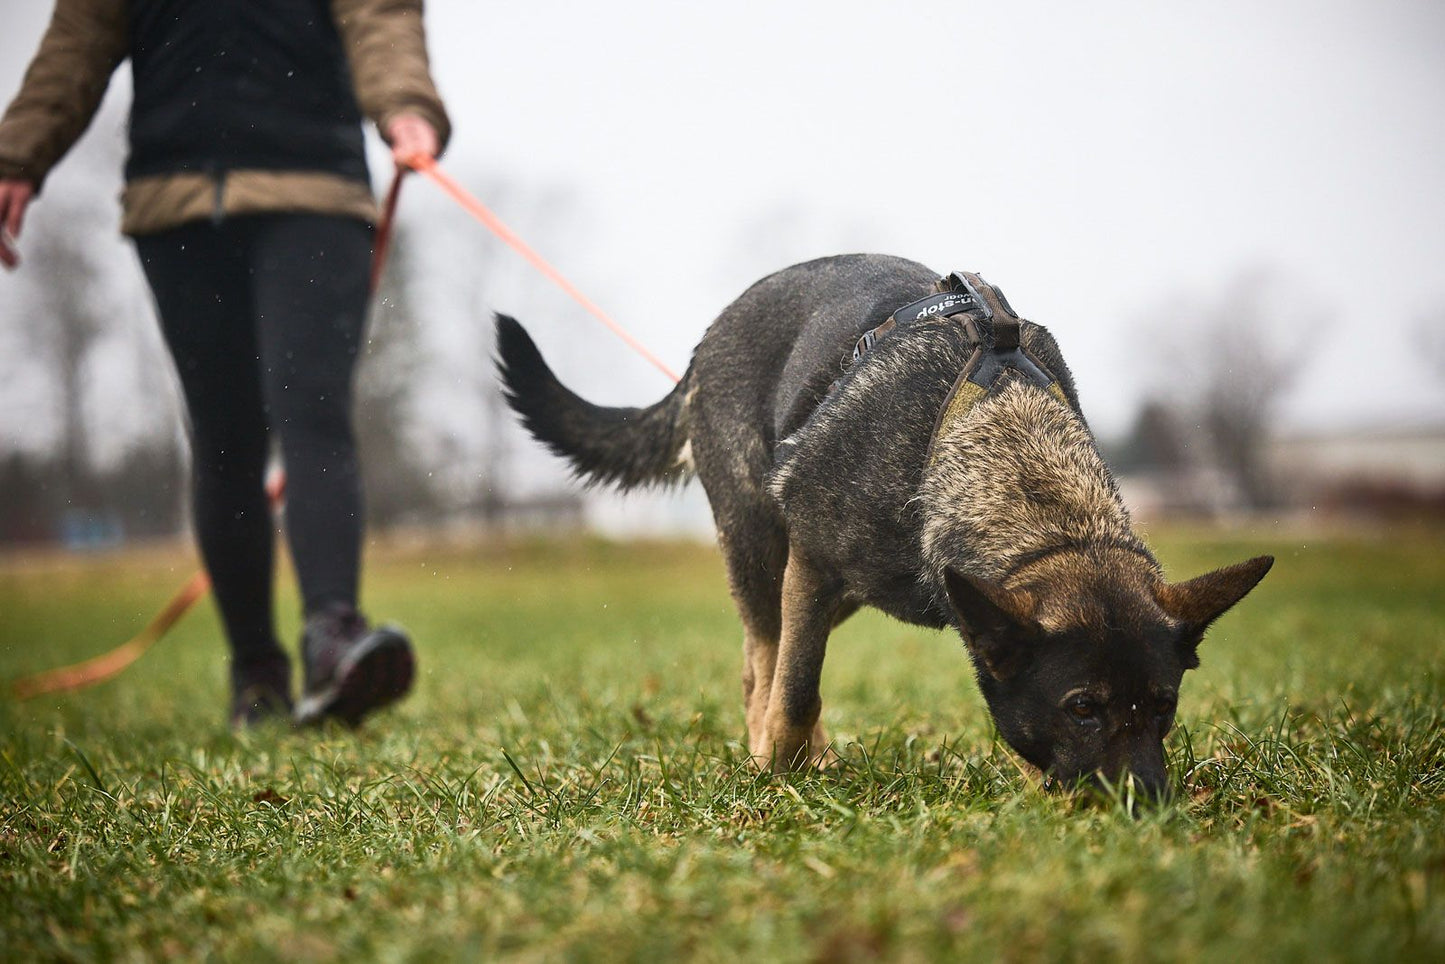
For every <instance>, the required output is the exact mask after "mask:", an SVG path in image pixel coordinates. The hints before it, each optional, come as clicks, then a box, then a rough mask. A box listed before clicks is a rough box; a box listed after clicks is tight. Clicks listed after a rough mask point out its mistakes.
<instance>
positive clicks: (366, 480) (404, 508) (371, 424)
mask: <svg viewBox="0 0 1445 964" xmlns="http://www.w3.org/2000/svg"><path fill="white" fill-rule="evenodd" d="M414 241H415V239H414V236H413V235H412V233H411V232H410V231H409V230H407V229H406V228H404V227H402V226H400V225H399V226H398V227H397V229H396V234H395V239H394V241H393V243H392V249H391V255H390V257H389V259H388V265H387V268H386V272H385V274H383V275H382V279H381V285H380V287H379V288H378V290H377V292H376V296H375V298H374V300H373V304H372V310H371V317H370V320H369V322H368V326H367V339H366V354H365V356H364V357H363V359H362V362H361V366H360V369H359V371H358V372H357V398H356V416H355V420H356V435H357V446H358V448H359V449H360V452H361V469H362V484H363V487H364V489H365V492H366V514H367V518H368V521H369V522H370V523H371V524H373V525H375V526H378V527H381V528H386V527H390V526H394V525H396V524H398V523H400V522H404V521H407V520H420V519H424V518H427V517H430V516H433V515H435V514H436V511H437V506H436V493H435V491H434V490H433V486H432V484H431V475H432V473H431V471H429V469H430V468H431V467H430V466H428V465H427V464H426V462H425V461H424V460H423V459H422V458H421V457H420V456H419V454H418V453H417V451H416V445H415V439H414V420H415V418H416V415H415V411H414V408H415V402H416V393H417V382H418V380H419V379H420V378H421V377H422V372H423V370H424V364H423V362H424V358H423V352H422V345H421V343H420V325H419V324H418V320H417V312H416V308H415V300H414V299H413V298H412V297H411V290H410V288H411V285H412V284H414V283H415V279H414V275H415V264H414V260H413V259H414V247H413V245H414Z"/></svg>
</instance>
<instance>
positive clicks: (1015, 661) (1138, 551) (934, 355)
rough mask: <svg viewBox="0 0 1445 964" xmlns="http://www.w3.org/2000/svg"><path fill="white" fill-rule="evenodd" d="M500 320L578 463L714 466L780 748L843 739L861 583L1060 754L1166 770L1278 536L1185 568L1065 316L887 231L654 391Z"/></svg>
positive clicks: (1120, 767)
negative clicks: (1104, 449)
mask: <svg viewBox="0 0 1445 964" xmlns="http://www.w3.org/2000/svg"><path fill="white" fill-rule="evenodd" d="M930 292H933V293H934V294H933V295H930ZM920 299H921V300H920ZM900 306H908V307H907V308H906V309H902V310H900ZM915 309H917V310H915ZM1010 331H1011V332H1012V334H1011V335H1010V334H1009V333H1010ZM1010 338H1011V339H1012V341H1009V340H1008V339H1010ZM497 343H498V350H499V354H500V358H499V361H498V367H499V369H500V371H501V375H502V378H503V380H504V382H505V386H506V392H507V398H508V401H509V403H510V404H511V406H512V408H513V409H515V410H516V412H517V413H518V414H519V415H520V416H521V419H522V421H523V423H524V424H525V425H526V427H527V429H528V430H529V431H530V432H531V434H532V435H533V436H535V437H536V438H537V439H539V440H541V441H542V442H544V443H546V444H547V445H548V446H549V447H550V448H551V449H552V450H553V451H554V452H556V453H557V454H559V455H561V456H563V457H565V458H566V459H568V460H569V461H570V462H571V464H572V468H573V470H574V471H575V473H576V474H577V475H578V476H580V477H581V478H583V479H586V480H588V481H589V482H592V483H609V484H612V485H615V486H617V487H619V488H622V489H630V488H633V487H636V486H642V485H646V484H649V483H666V482H672V481H675V480H679V479H681V478H684V477H685V476H686V475H688V474H689V473H691V472H694V471H695V473H696V475H697V476H698V478H699V479H701V481H702V484H703V487H704V488H705V489H706V491H707V496H708V501H709V503H710V504H711V507H712V513H713V518H714V520H715V521H716V523H717V532H718V540H719V543H720V544H721V548H722V552H723V555H724V558H725V560H726V564H727V571H728V579H729V582H730V585H731V588H732V595H733V599H734V600H735V601H736V603H737V607H738V611H739V613H740V614H741V616H742V622H743V631H744V644H743V651H744V661H743V674H742V675H743V698H744V702H745V704H746V715H747V728H748V746H749V749H750V751H751V753H752V754H753V756H754V758H755V759H756V760H757V761H758V763H759V764H760V765H762V766H765V767H772V768H773V769H774V770H788V769H796V768H801V767H805V766H808V765H811V764H816V763H821V762H823V761H824V759H825V758H826V757H827V755H828V754H829V753H830V747H829V745H828V739H827V737H826V736H825V735H824V733H823V730H822V728H821V726H820V725H819V714H820V711H821V709H822V700H821V698H820V695H819V677H820V674H821V671H822V666H823V656H824V651H825V649H826V646H827V641H828V636H829V634H830V632H831V631H832V629H833V628H834V627H835V626H837V625H838V624H839V623H841V622H842V621H843V620H844V619H846V618H847V617H848V616H849V615H851V614H852V613H853V612H854V611H856V610H857V609H858V608H859V607H860V606H865V605H867V606H873V607H876V608H877V609H881V610H882V611H883V612H885V613H888V614H889V615H891V616H894V617H896V618H898V619H901V620H904V621H905V622H909V623H916V624H919V625H923V626H931V627H935V628H943V627H946V626H954V627H956V628H957V629H958V630H959V632H960V633H961V634H962V636H963V639H964V642H965V644H966V646H967V649H968V651H969V653H970V656H971V657H972V661H973V664H974V669H975V673H976V675H977V678H978V685H979V688H980V690H981V691H982V693H983V696H984V699H985V700H986V701H987V704H988V707H989V711H990V712H991V714H992V716H993V719H994V722H995V724H996V725H997V727H998V731H999V733H1000V735H1001V736H1002V737H1003V738H1004V740H1005V741H1007V743H1008V744H1009V746H1011V747H1012V748H1013V749H1014V750H1015V751H1016V752H1017V753H1018V754H1019V755H1020V756H1022V757H1023V758H1024V760H1026V761H1027V762H1028V763H1029V764H1032V765H1033V766H1034V767H1036V768H1037V769H1038V770H1039V771H1041V772H1042V773H1043V774H1046V775H1048V776H1049V777H1051V778H1054V779H1056V780H1059V781H1062V782H1065V783H1069V782H1074V781H1089V780H1093V781H1095V782H1098V781H1101V780H1105V781H1118V780H1120V779H1122V778H1123V777H1124V776H1125V775H1132V776H1133V778H1134V781H1135V786H1136V788H1138V789H1140V790H1142V792H1143V793H1144V794H1147V795H1150V796H1162V795H1166V794H1167V793H1168V790H1169V784H1168V775H1167V772H1166V768H1165V759H1164V745H1163V741H1164V735H1165V734H1166V733H1167V732H1168V730H1169V729H1170V727H1171V726H1172V725H1173V720H1174V712H1175V706H1176V701H1177V698H1178V692H1179V683H1180V680H1181V678H1182V677H1183V675H1184V671H1185V670H1187V669H1191V668H1193V667H1195V666H1197V665H1198V663H1199V661H1198V658H1197V656H1196V650H1197V648H1198V646H1199V643H1200V640H1201V638H1202V637H1203V635H1204V631H1205V629H1206V628H1207V627H1208V626H1209V624H1210V623H1212V622H1213V621H1214V620H1215V619H1216V618H1217V617H1218V616H1219V615H1220V614H1222V613H1223V612H1224V611H1225V610H1227V609H1229V608H1230V607H1231V606H1233V605H1234V604H1235V603H1236V602H1238V601H1239V600H1240V599H1241V598H1242V597H1243V596H1244V595H1245V593H1247V592H1249V591H1250V589H1252V588H1254V586H1255V584H1256V583H1258V582H1259V580H1260V579H1262V578H1263V577H1264V575H1265V573H1266V572H1267V571H1268V570H1269V568H1270V566H1271V564H1272V563H1273V559H1272V558H1270V557H1268V556H1261V557H1259V558H1256V559H1251V560H1249V561H1247V562H1242V563H1239V564H1237V565H1233V566H1229V567H1226V568H1223V569H1219V570H1217V571H1214V572H1211V573H1208V574H1206V575H1202V576H1198V577H1196V578H1194V579H1190V580H1189V581H1187V582H1179V583H1170V582H1166V581H1165V580H1164V577H1163V572H1162V569H1161V567H1160V565H1159V563H1158V562H1157V561H1156V560H1155V558H1154V556H1153V555H1152V554H1151V553H1150V551H1149V549H1148V548H1147V547H1146V546H1145V545H1144V543H1143V542H1142V541H1141V540H1140V539H1139V538H1138V536H1136V535H1135V534H1134V532H1133V531H1132V529H1131V528H1130V522H1129V516H1128V513H1127V511H1126V510H1125V508H1124V505H1123V503H1122V501H1121V499H1120V497H1119V491H1118V488H1117V486H1116V484H1115V482H1114V479H1113V477H1112V476H1111V475H1110V473H1109V470H1108V468H1107V467H1106V466H1105V464H1104V461H1103V459H1102V458H1101V457H1100V455H1099V451H1098V449H1097V447H1096V445H1095V441H1094V438H1093V436H1092V434H1091V433H1090V431H1089V428H1088V426H1087V424H1086V423H1085V421H1084V418H1083V415H1082V414H1081V412H1080V410H1079V401H1078V395H1077V393H1076V391H1075V389H1074V383H1073V379H1072V376H1071V375H1070V374H1069V370H1068V368H1067V367H1066V366H1065V364H1064V361H1063V358H1062V357H1061V356H1060V354H1059V349H1058V346H1057V344H1056V343H1055V341H1054V338H1053V336H1052V335H1050V334H1049V332H1048V331H1047V330H1046V329H1044V328H1043V327H1041V326H1039V325H1036V324H1033V323H1032V322H1026V321H1022V320H1020V319H1018V316H1017V315H1015V314H1014V312H1013V309H1012V308H1011V307H1009V306H1008V302H1007V301H1005V300H1004V298H1003V296H1002V294H1001V293H1000V292H999V291H998V289H996V288H994V287H993V286H992V285H989V284H988V283H986V282H984V281H983V280H982V279H981V278H978V277H977V276H976V275H961V276H960V275H951V276H949V278H947V279H944V281H942V282H940V281H939V280H938V277H937V275H935V274H934V273H933V272H932V271H930V270H929V269H927V268H925V267H923V266H922V265H919V264H916V263H914V262H911V261H905V260H902V259H900V258H893V257H887V256H882V255H847V256H841V257H833V258H823V259H820V260H817V261H810V262H807V263H805V264H799V265H795V266H793V267H791V268H787V269H785V270H783V271H779V272H778V273H776V274H773V275H770V276H769V277H767V278H764V279H763V280H762V281H759V282H758V283H757V284H755V285H753V286H752V287H751V288H749V289H748V290H747V291H746V292H744V293H743V295H742V296H741V297H740V298H738V299H737V300H736V301H735V302H733V303H732V304H731V305H729V306H728V307H727V308H726V309H725V310H724V311H723V313H722V314H721V315H719V316H718V318H717V320H716V321H715V322H714V323H713V324H712V326H711V327H710V328H709V329H708V330H707V332H706V334H705V335H704V336H703V339H702V342H701V343H700V344H699V345H698V346H697V349H696V351H695V352H694V354H693V359H692V363H691V365H690V366H689V367H688V369H687V373H686V374H685V375H684V377H683V379H682V381H681V382H680V383H679V384H678V385H677V387H676V388H675V389H673V390H672V391H671V392H670V393H669V394H668V395H667V396H666V397H665V398H663V399H662V400H661V401H659V402H657V403H656V404H655V405H651V406H649V407H647V408H603V407H599V406H596V405H592V404H590V403H589V402H586V401H584V400H583V399H581V398H579V397H578V396H577V395H575V394H573V393H572V392H571V391H569V390H568V389H567V388H565V387H564V386H563V385H562V384H561V383H560V382H559V381H558V380H557V378H556V377H555V376H554V375H553V374H552V372H551V370H550V369H549V368H548V367H547V364H546V362H544V361H543V359H542V356H541V354H540V353H539V352H538V350H537V348H536V346H535V344H534V343H533V342H532V340H531V338H530V337H529V336H528V335H527V333H526V332H525V331H524V330H523V328H522V327H521V325H519V324H518V323H517V322H516V321H515V320H514V319H511V318H508V317H506V316H502V315H499V316H498V317H497ZM981 375H982V376H984V377H982V378H981V377H980V376H981Z"/></svg>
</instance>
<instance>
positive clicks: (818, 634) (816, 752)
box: [753, 551, 845, 772]
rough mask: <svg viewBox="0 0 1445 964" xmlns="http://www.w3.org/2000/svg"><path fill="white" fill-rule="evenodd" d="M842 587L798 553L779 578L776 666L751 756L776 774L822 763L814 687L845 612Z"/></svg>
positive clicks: (823, 743) (825, 748)
mask: <svg viewBox="0 0 1445 964" xmlns="http://www.w3.org/2000/svg"><path fill="white" fill-rule="evenodd" d="M844 605H845V603H844V600H843V594H842V585H841V583H840V582H839V581H838V580H836V579H833V578H830V577H828V576H826V575H825V574H823V573H822V572H821V571H819V570H818V569H817V568H815V567H814V566H813V565H812V564H811V563H809V562H808V561H807V560H806V559H804V558H803V557H802V556H801V555H799V554H798V553H797V552H796V551H794V552H790V553H789V555H788V565H787V568H786V569H785V570H784V574H783V624H782V636H781V639H780V641H779V644H778V654H777V664H776V666H775V668H774V670H773V680H772V687H771V692H770V697H769V699H768V707H767V711H766V714H765V717H764V720H763V741H762V744H761V745H760V746H759V745H756V744H755V745H754V746H753V755H754V756H755V757H763V758H765V759H767V760H768V761H769V762H770V763H771V765H772V768H773V770H774V771H775V772H781V771H784V770H794V769H799V768H802V767H805V766H808V765H810V764H819V763H822V762H823V757H824V754H825V753H827V751H828V745H827V737H826V736H825V735H824V733H823V731H822V728H821V726H820V725H819V717H820V716H821V714H822V710H823V700H822V697H821V696H820V694H819V692H818V684H819V681H820V680H821V678H822V674H823V657H824V655H825V654H826V652H827V646H828V634H829V633H830V632H831V631H832V629H833V625H834V622H835V620H837V618H838V615H839V613H840V612H841V611H842V609H843V608H844Z"/></svg>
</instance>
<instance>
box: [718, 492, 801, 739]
mask: <svg viewBox="0 0 1445 964" xmlns="http://www.w3.org/2000/svg"><path fill="white" fill-rule="evenodd" d="M766 518H767V513H766V512H760V513H757V514H753V515H751V516H750V517H749V518H748V519H747V520H746V522H740V520H738V519H736V518H734V519H732V520H730V521H732V522H733V523H734V524H733V525H730V526H728V527H727V528H723V527H722V526H721V525H719V527H718V541H719V543H720V544H721V546H722V550H723V557H724V559H725V560H726V562H727V571H728V584H729V586H730V587H731V589H732V594H733V601H734V602H735V603H736V604H737V607H738V614H739V615H740V616H741V617H742V621H743V705H744V707H745V711H746V714H747V724H748V748H749V749H750V750H751V749H753V748H754V747H757V746H759V745H761V743H762V739H763V720H764V718H765V717H766V715H767V710H768V696H769V694H770V692H771V690H772V686H773V672H774V668H775V667H776V665H777V662H778V638H779V635H780V634H781V632H782V622H783V615H782V611H783V601H782V597H783V568H784V566H786V565H787V561H788V538H787V535H786V534H785V533H784V531H783V529H782V527H781V526H777V525H771V524H768V523H767V522H765V521H763V520H765V519H766Z"/></svg>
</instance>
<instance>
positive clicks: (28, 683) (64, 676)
mask: <svg viewBox="0 0 1445 964" xmlns="http://www.w3.org/2000/svg"><path fill="white" fill-rule="evenodd" d="M411 168H412V169H413V170H416V171H419V172H420V173H422V174H424V175H425V176H426V177H428V178H429V179H431V180H432V181H433V182H435V183H436V184H437V186H438V187H440V188H441V189H442V190H443V191H445V192H446V193H447V194H448V195H450V196H451V197H452V199H453V200H455V201H456V202H457V203H458V204H460V205H461V206H462V208H464V209H465V210H466V211H467V212H468V213H469V214H471V215H472V216H473V217H475V218H476V219H477V220H478V221H480V222H481V223H482V224H483V225H485V226H486V228H487V229H488V230H489V231H491V232H492V233H493V234H495V235H496V236H497V237H498V238H500V239H501V240H502V241H504V242H505V243H506V244H507V245H508V246H509V247H511V248H512V249H513V250H515V251H516V252H517V253H518V254H520V255H521V256H522V257H523V258H525V259H526V260H527V263H528V264H530V265H532V267H534V268H536V269H537V270H538V271H540V272H541V273H542V274H543V275H544V276H546V278H547V279H548V280H549V281H551V282H552V283H553V284H555V285H557V286H558V287H559V288H561V289H562V290H563V291H565V292H567V294H569V295H571V296H572V298H573V299H574V300H575V301H576V302H577V303H578V304H580V305H581V306H582V307H583V308H585V309H587V311H588V312H589V313H590V314H591V315H592V316H593V317H595V318H596V319H597V320H598V321H600V322H602V324H604V325H606V326H607V328H608V329H609V330H610V331H611V332H612V333H613V334H615V335H616V336H617V337H618V338H621V339H622V340H623V342H625V343H626V344H627V345H628V346H629V347H630V348H631V349H632V350H633V351H635V352H637V353H638V354H639V355H641V356H642V357H643V358H645V359H647V360H648V361H649V362H651V363H652V365H653V367H655V368H656V369H657V370H658V371H660V372H662V373H663V374H664V375H666V376H667V377H668V378H670V379H672V380H673V381H674V382H677V381H680V379H679V378H678V377H677V375H676V374H675V373H674V372H673V371H672V369H670V368H668V367H667V365H665V364H663V362H662V361H661V360H660V359H659V358H658V357H657V356H656V355H654V354H653V353H652V352H650V351H648V350H647V348H646V347H645V346H644V345H643V344H642V343H641V342H639V341H638V340H637V339H636V338H634V337H632V335H631V334H629V333H628V332H627V330H626V329H624V328H623V327H622V326H621V325H619V324H618V323H617V322H615V321H613V320H612V318H611V317H609V316H608V314H607V313H606V312H604V311H603V310H602V309H601V308H599V307H597V305H595V304H594V303H593V302H592V301H591V299H589V298H588V297H587V296H586V295H584V294H583V293H582V292H581V291H579V290H577V287H576V286H575V285H573V284H572V282H570V281H568V280H567V279H566V278H565V277H564V276H563V275H562V273H561V272H560V271H558V270H557V269H556V268H554V267H552V265H551V264H549V263H548V262H547V261H546V260H545V259H544V258H543V257H542V256H541V255H540V254H538V253H537V252H536V251H534V250H532V248H531V246H530V245H528V244H527V243H526V242H525V241H523V240H522V239H521V238H520V237H518V236H517V234H516V233H515V232H514V231H512V229H511V228H509V227H507V225H506V224H504V223H503V222H502V219H501V218H499V217H497V216H496V215H495V214H493V213H492V211H491V209H489V208H488V207H487V206H486V205H485V204H483V203H482V202H481V201H480V200H478V199H477V198H476V196H475V195H473V194H472V193H471V192H469V191H467V189H466V188H464V187H462V186H461V185H460V184H458V183H457V182H456V181H454V180H452V179H451V178H450V177H449V176H447V175H446V174H444V173H443V172H442V170H441V169H440V168H439V167H437V165H436V161H434V160H432V159H431V158H427V157H419V158H415V159H413V160H412V161H411ZM405 176H406V168H402V167H398V168H397V171H396V175H395V177H393V178H392V181H391V187H390V188H389V189H388V190H387V192H386V200H385V201H384V202H383V204H382V212H381V219H380V220H379V221H378V222H377V229H376V238H375V241H374V243H373V245H372V252H371V293H372V294H373V295H374V294H376V289H377V286H378V285H379V284H380V283H381V274H382V271H383V270H384V269H385V267H386V256H387V254H388V253H389V251H390V248H391V235H392V229H393V227H394V226H395V220H396V208H397V202H398V201H399V200H400V198H401V182H402V179H403V178H404V177H405ZM285 488H286V474H285V472H283V471H277V472H275V473H273V474H272V476H271V478H270V479H269V480H267V483H266V494H267V496H268V497H269V498H270V500H271V507H272V508H273V509H279V508H280V506H281V502H282V500H283V498H284V495H285ZM210 588H211V580H210V577H209V576H207V575H206V572H205V570H201V571H200V572H197V573H196V574H195V575H194V576H192V577H191V578H190V579H188V580H187V581H186V583H185V585H183V586H182V587H181V588H180V589H179V590H178V591H177V592H176V594H175V595H174V596H172V597H171V600H170V602H168V603H166V605H165V608H163V609H162V610H161V611H160V612H159V613H158V614H157V615H156V617H155V618H154V619H152V620H151V621H150V624H149V625H147V626H146V628H145V629H143V630H141V632H140V634H139V635H137V636H136V637H134V638H133V639H130V640H128V641H126V642H125V643H122V644H121V645H120V646H117V647H116V648H115V649H112V650H110V651H109V652H105V653H102V654H101V655H99V656H96V657H93V658H91V659H88V660H85V661H84V662H81V663H76V664H74V665H71V666H62V667H60V668H59V669H53V670H48V671H46V672H43V673H37V674H35V675H33V676H26V677H22V678H21V679H18V680H15V681H14V682H13V683H11V684H10V694H11V695H12V696H13V697H14V698H15V699H20V700H25V699H30V698H31V697H34V696H40V695H42V694H45V693H64V692H71V691H74V690H79V689H85V688H86V687H88V686H94V685H95V684H97V683H102V682H104V681H105V680H108V679H110V678H111V677H113V676H116V675H117V674H119V673H120V672H121V671H122V670H124V669H125V668H126V667H127V666H129V665H130V664H131V663H134V662H135V661H136V660H138V659H140V657H141V656H143V655H145V653H146V651H147V650H149V649H150V648H151V647H152V646H154V645H155V644H156V643H157V642H159V641H160V639H161V637H163V636H165V634H166V633H167V632H169V631H170V628H171V627H172V626H174V625H175V624H176V623H177V622H178V621H179V620H180V618H181V617H182V616H184V615H185V614H186V612H187V611H188V610H189V609H190V608H191V607H192V606H193V605H195V603H196V601H197V600H199V599H200V598H201V597H202V596H204V595H205V594H206V592H207V591H208V590H209V589H210Z"/></svg>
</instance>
